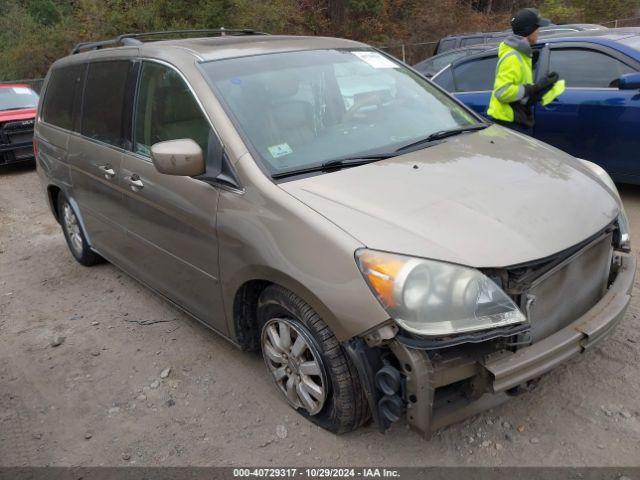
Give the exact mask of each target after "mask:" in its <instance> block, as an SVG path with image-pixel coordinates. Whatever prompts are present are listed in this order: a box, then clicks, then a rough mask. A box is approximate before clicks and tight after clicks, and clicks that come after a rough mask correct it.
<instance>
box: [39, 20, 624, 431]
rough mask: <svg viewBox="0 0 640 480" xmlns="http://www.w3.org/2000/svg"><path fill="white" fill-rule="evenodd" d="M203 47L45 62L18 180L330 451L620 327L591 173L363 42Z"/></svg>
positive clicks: (602, 179)
mask: <svg viewBox="0 0 640 480" xmlns="http://www.w3.org/2000/svg"><path fill="white" fill-rule="evenodd" d="M187 33H188V32H185V35H186V34H187ZM211 33H212V34H214V33H218V34H221V33H224V34H225V35H224V36H218V37H216V38H195V39H189V38H186V39H176V38H173V39H171V40H158V41H147V42H144V43H143V42H141V41H140V39H143V38H145V35H144V34H132V35H127V36H121V37H119V38H117V39H114V40H112V41H104V42H98V43H95V44H85V45H81V46H78V47H77V48H75V49H74V51H73V54H72V55H69V56H67V57H65V58H63V59H60V60H58V61H57V62H55V63H54V64H53V66H52V67H51V70H50V71H49V73H48V75H47V79H46V81H45V84H44V87H43V94H42V100H41V105H42V108H41V109H40V113H39V117H38V120H37V124H36V134H35V141H36V143H37V146H38V149H37V157H38V158H37V170H38V175H39V177H40V179H41V181H42V183H43V188H44V190H45V192H46V197H47V198H48V201H49V203H50V207H51V211H52V213H53V215H54V216H55V218H56V219H57V220H58V222H59V223H60V225H61V228H62V232H63V234H64V236H65V238H66V240H67V244H68V247H69V250H70V252H71V254H72V255H73V256H74V257H75V259H76V260H77V261H78V262H79V263H81V264H82V265H86V266H90V265H93V264H95V263H97V262H99V261H101V260H102V259H107V260H109V261H111V262H112V263H114V264H115V265H117V266H118V267H120V268H122V269H123V270H124V271H126V272H127V273H129V274H130V275H131V276H133V277H134V278H137V279H138V280H140V281H141V282H142V283H144V284H146V285H148V286H149V287H150V288H152V289H153V290H155V291H156V292H158V293H159V294H160V295H162V296H164V297H166V298H167V299H169V300H170V301H172V302H173V303H174V304H176V305H178V306H179V307H180V308H182V309H183V310H185V311H186V312H187V313H189V314H190V315H192V316H193V317H194V318H196V319H198V320H199V321H200V322H202V323H203V324H204V325H207V326H208V327H210V328H211V329H213V330H215V331H217V332H219V333H220V334H221V335H223V336H224V337H225V338H228V339H230V340H231V341H232V342H234V343H235V344H236V345H237V346H238V347H240V348H242V349H247V350H249V349H260V350H262V355H263V358H264V362H265V366H266V368H265V374H267V375H268V376H269V377H270V379H271V380H272V381H273V384H274V386H275V388H276V389H277V392H279V393H280V394H281V398H282V400H283V401H286V402H288V403H289V404H290V405H291V407H292V408H293V409H295V410H296V411H298V412H299V413H301V414H302V415H303V416H304V417H305V418H306V419H308V420H309V421H311V422H314V423H316V424H317V425H319V426H321V427H323V428H325V429H328V430H330V431H332V432H336V433H340V432H346V431H350V430H353V429H356V428H358V427H359V426H361V425H362V424H364V423H365V422H366V421H367V419H368V418H369V417H370V416H371V417H373V419H374V421H375V422H376V424H377V426H378V427H379V429H380V430H381V431H384V430H386V429H387V428H389V427H390V426H391V425H392V424H393V423H394V422H397V421H399V420H400V419H401V418H403V417H406V420H407V423H408V425H410V426H411V427H412V428H414V429H415V430H417V431H418V432H420V433H421V434H422V435H424V436H425V437H429V436H430V435H431V433H432V432H433V431H434V430H435V429H438V428H440V427H442V426H443V425H446V424H448V423H451V422H455V421H459V420H460V419H461V418H463V417H465V416H467V415H470V414H473V413H475V412H477V411H479V410H480V409H483V408H488V407H490V406H495V405H496V404H497V403H499V402H501V401H503V400H505V399H506V398H507V397H508V395H509V394H515V393H518V392H521V391H522V390H524V387H526V385H527V384H528V383H529V382H530V381H535V379H537V378H538V377H539V376H540V375H542V374H543V373H545V372H548V371H549V370H551V369H553V368H554V367H556V366H558V365H560V364H562V363H564V362H565V361H566V360H567V359H569V358H571V357H574V356H577V355H579V354H580V353H581V352H583V351H585V350H587V351H592V350H593V346H594V345H596V344H598V342H599V341H600V340H602V339H603V338H606V336H607V334H608V333H609V332H611V331H612V330H613V328H614V327H615V325H616V324H617V323H618V322H620V321H621V320H622V319H623V318H624V313H625V310H626V308H627V306H628V304H629V300H630V296H629V293H630V290H631V288H632V286H633V282H634V275H635V270H636V268H635V264H636V260H635V256H634V255H632V254H630V253H629V250H630V245H629V232H628V227H627V220H626V216H625V213H624V209H623V208H622V205H621V202H620V199H619V196H618V195H617V190H616V188H615V185H613V182H612V181H611V179H610V178H609V177H608V176H607V174H606V173H605V172H604V171H603V170H602V169H601V168H599V167H598V166H597V165H594V164H592V163H590V162H584V161H581V160H578V159H575V158H573V157H571V156H569V155H567V154H565V153H562V152H560V151H559V150H557V149H551V148H549V147H548V146H546V145H545V144H543V143H541V142H538V141H536V140H534V139H531V138H526V139H523V138H522V137H521V136H520V135H518V134H516V133H513V132H511V131H510V130H508V129H505V128H503V127H501V126H498V125H491V124H489V123H486V122H484V121H483V119H482V117H480V116H479V115H477V114H475V113H474V112H473V111H472V110H470V109H469V108H467V107H465V106H464V105H463V104H462V103H461V102H459V101H458V100H456V99H455V98H453V97H452V96H450V95H448V94H446V93H445V92H443V91H442V90H441V89H440V88H437V87H436V86H435V85H433V84H432V83H431V82H429V81H428V80H426V79H425V78H424V77H423V76H421V75H419V74H417V73H415V72H413V71H412V70H411V69H408V68H406V67H405V66H404V65H403V64H402V63H400V62H399V61H397V60H396V59H394V58H393V57H390V56H388V55H385V54H383V53H380V52H378V51H376V50H375V49H373V48H371V47H369V46H367V45H365V44H362V43H359V42H355V41H351V40H344V39H335V38H323V37H293V36H278V35H268V36H257V35H255V34H254V33H253V32H247V31H230V30H224V31H222V32H221V31H215V32H211ZM198 34H199V35H202V31H198ZM171 36H172V37H175V36H176V35H175V32H173V33H172V34H171ZM151 38H162V37H161V35H160V34H159V33H155V34H154V37H151ZM147 40H149V38H147ZM111 300H112V299H110V298H107V299H106V301H111ZM80 307H81V306H79V308H80ZM601 348H602V349H603V350H606V349H607V348H609V346H607V344H605V345H604V346H603V347H601ZM596 360H597V359H596ZM221 361H225V359H223V358H216V359H213V360H212V361H211V365H208V368H211V369H215V368H216V365H215V362H221ZM569 368H571V367H569ZM211 400H212V402H211V404H212V405H215V399H211ZM263 401H269V399H264V400H263ZM246 408H247V409H250V408H251V405H248V406H247V407H246ZM211 414H214V415H215V414H216V412H215V409H214V410H212V411H211ZM247 414H248V415H250V414H251V413H250V412H249V411H247Z"/></svg>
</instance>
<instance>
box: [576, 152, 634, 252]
mask: <svg viewBox="0 0 640 480" xmlns="http://www.w3.org/2000/svg"><path fill="white" fill-rule="evenodd" d="M579 160H580V161H581V162H582V163H584V165H585V166H586V167H587V168H588V169H589V170H591V171H592V172H593V173H595V174H596V175H597V176H598V178H599V179H600V180H602V182H603V183H604V184H605V185H606V186H607V187H608V188H609V190H611V191H612V192H613V194H614V195H615V196H616V198H617V200H618V205H619V206H620V214H619V215H618V220H617V223H618V228H619V229H620V245H618V247H619V248H620V249H621V250H623V251H625V252H629V251H631V237H629V219H628V218H627V212H625V210H624V205H623V204H622V198H620V192H618V188H617V187H616V184H615V183H614V182H613V179H612V178H611V177H610V176H609V174H608V173H607V172H606V171H605V170H604V168H602V167H601V166H600V165H598V164H597V163H593V162H590V161H589V160H585V159H583V158H580V159H579Z"/></svg>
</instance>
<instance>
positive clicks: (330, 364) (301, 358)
mask: <svg viewBox="0 0 640 480" xmlns="http://www.w3.org/2000/svg"><path fill="white" fill-rule="evenodd" d="M258 320H259V321H260V327H261V339H260V344H261V347H262V356H263V357H264V361H265V363H266V365H267V369H268V370H269V372H270V374H271V377H272V379H273V381H274V382H275V384H276V386H277V388H278V390H279V391H280V392H281V393H282V395H283V396H284V398H285V399H286V400H287V402H289V405H291V406H292V407H293V408H294V409H295V410H297V411H298V412H299V413H300V414H301V415H303V416H304V417H306V418H308V419H309V420H311V421H312V422H313V423H315V424H317V425H320V426H321V427H323V428H325V429H327V430H329V431H331V432H334V433H343V432H348V431H351V430H355V429H356V428H358V427H359V426H361V425H362V424H363V423H364V422H365V421H366V420H367V419H368V418H369V407H368V404H367V400H366V397H365V395H364V391H363V389H362V386H361V384H360V379H359V377H358V372H357V370H356V368H355V366H354V365H353V363H352V362H351V360H350V359H349V358H348V356H347V355H346V353H345V352H344V351H343V349H342V347H341V346H340V343H339V342H338V340H337V339H336V337H335V336H334V335H333V333H332V332H331V330H329V327H328V326H327V325H326V324H325V323H324V322H323V321H322V319H321V318H320V316H318V314H317V313H315V312H314V311H313V309H311V307H310V306H309V305H307V304H306V303H305V302H304V301H303V300H302V299H300V298H299V297H298V296H296V295H295V294H293V293H292V292H290V291H288V290H286V289H284V288H282V287H279V286H275V285H274V286H270V287H268V288H266V289H265V290H264V292H263V293H262V295H261V296H260V300H259V302H258Z"/></svg>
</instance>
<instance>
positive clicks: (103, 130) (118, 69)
mask: <svg viewBox="0 0 640 480" xmlns="http://www.w3.org/2000/svg"><path fill="white" fill-rule="evenodd" d="M131 65H132V63H131V62H129V61H128V60H114V61H106V62H93V63H90V64H89V71H88V73H87V82H86V86H85V92H84V102H83V107H82V134H83V135H85V136H86V137H89V138H93V139H96V140H100V141H101V142H105V143H108V144H110V145H115V146H116V147H121V148H123V147H124V145H125V138H126V135H125V128H126V125H127V119H126V115H127V109H126V108H125V101H124V98H125V92H126V87H127V80H128V76H129V71H130V69H131Z"/></svg>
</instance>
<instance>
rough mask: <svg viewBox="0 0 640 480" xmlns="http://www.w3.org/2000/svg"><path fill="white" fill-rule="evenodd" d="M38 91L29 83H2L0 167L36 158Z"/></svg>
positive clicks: (0, 97)
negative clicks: (35, 134)
mask: <svg viewBox="0 0 640 480" xmlns="http://www.w3.org/2000/svg"><path fill="white" fill-rule="evenodd" d="M37 106H38V94H37V93H36V92H34V91H33V90H32V89H31V88H30V87H29V85H25V84H18V83H16V84H0V167H1V166H3V165H8V164H15V163H22V162H29V161H33V159H34V156H33V143H32V142H33V124H34V122H35V119H36V107H37Z"/></svg>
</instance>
